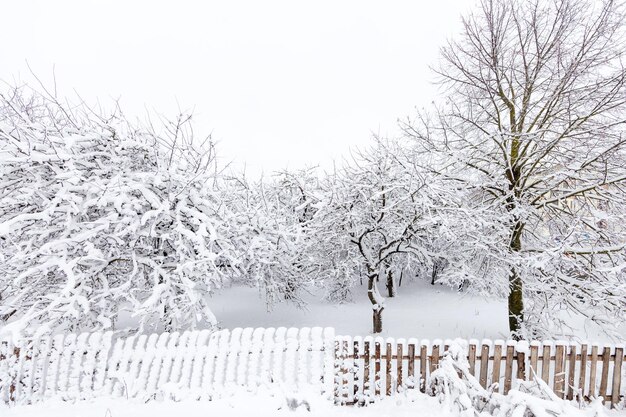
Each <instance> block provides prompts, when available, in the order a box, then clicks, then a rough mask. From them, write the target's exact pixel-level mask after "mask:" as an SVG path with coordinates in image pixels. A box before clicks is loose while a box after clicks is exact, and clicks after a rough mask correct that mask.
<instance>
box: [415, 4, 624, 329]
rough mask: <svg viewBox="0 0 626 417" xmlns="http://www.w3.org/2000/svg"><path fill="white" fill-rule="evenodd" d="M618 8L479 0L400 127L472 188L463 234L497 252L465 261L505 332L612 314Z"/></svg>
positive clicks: (438, 168) (619, 256) (432, 161)
mask: <svg viewBox="0 0 626 417" xmlns="http://www.w3.org/2000/svg"><path fill="white" fill-rule="evenodd" d="M623 12H624V10H623V7H622V6H621V5H620V3H618V2H616V1H612V0H607V1H601V2H588V1H582V0H558V1H554V2H542V1H539V0H533V1H521V0H520V1H505V0H483V1H481V3H480V6H479V8H478V9H477V11H476V12H475V13H473V14H470V15H469V16H467V17H466V18H464V19H463V31H462V34H461V36H460V37H459V38H458V39H457V40H456V41H451V42H450V43H449V44H448V45H447V46H446V47H444V48H443V49H442V64H441V66H440V68H439V69H438V70H436V71H437V74H438V75H439V77H440V83H441V85H442V86H444V88H445V90H443V91H442V94H443V96H444V97H445V101H444V102H442V103H440V104H439V106H438V108H437V110H436V111H435V112H434V113H431V114H430V115H429V114H426V113H422V114H420V115H419V116H418V117H417V118H416V119H415V120H410V121H408V122H407V123H406V124H405V125H404V131H405V132H406V133H407V134H408V136H410V137H412V138H414V139H415V147H416V151H417V152H420V153H422V154H424V155H428V158H429V160H428V163H427V164H424V168H425V169H428V170H429V171H430V172H431V173H433V175H435V176H437V177H438V178H440V179H441V180H445V181H448V182H450V183H456V184H457V185H458V187H459V188H462V189H465V190H467V192H471V195H473V198H472V199H470V200H469V201H468V204H467V205H466V207H467V210H468V211H467V218H468V219H473V220H476V221H478V219H483V220H482V224H483V226H482V228H483V231H484V232H485V233H482V234H481V235H477V237H476V239H475V240H477V241H480V242H487V241H489V242H490V243H489V245H488V246H489V248H490V249H489V250H490V251H491V252H490V254H491V256H492V257H493V258H494V259H500V261H499V262H491V261H489V262H487V263H485V262H479V263H477V264H476V263H474V265H473V266H474V267H479V268H488V269H489V270H490V272H489V273H486V274H483V275H484V276H485V277H487V276H491V278H490V279H491V280H493V281H497V282H498V283H497V285H494V288H502V286H503V285H505V286H506V287H507V293H508V307H509V325H510V330H511V332H513V333H514V334H516V335H517V336H532V335H537V333H538V332H539V333H540V332H541V331H545V330H546V329H547V328H548V327H549V325H550V323H551V322H554V320H557V319H558V317H559V316H558V311H559V310H564V309H565V310H569V311H574V312H577V313H580V314H583V315H585V316H587V317H588V318H589V319H591V320H594V321H596V322H599V323H600V324H602V325H605V324H608V323H618V322H620V321H623V320H624V319H625V317H624V314H623V312H624V309H625V308H626V254H625V252H626V251H625V246H624V245H625V243H626V230H625V227H624V225H625V224H626V223H625V220H626V219H625V217H624V216H625V215H626V211H625V210H624V207H625V206H626V194H625V188H624V187H625V185H626V170H625V166H626V159H625V156H626V132H625V129H624V128H625V126H626V124H625V123H626V69H625V68H624V65H623V58H624V51H625V50H626V49H625V40H626V37H625V31H624V29H625V23H624V22H626V20H625V19H624V14H623ZM466 194H467V193H466ZM467 195H469V194H467ZM455 224H456V225H457V226H459V227H465V225H464V224H462V223H458V222H456V223H455ZM489 231H491V232H489ZM478 236H480V239H478ZM461 266H462V265H458V267H461ZM464 266H465V267H467V266H469V267H471V266H472V264H469V265H468V264H465V265H464ZM503 267H504V268H503ZM474 269H475V268H474ZM474 275H475V274H474ZM483 287H485V288H487V287H488V285H483Z"/></svg>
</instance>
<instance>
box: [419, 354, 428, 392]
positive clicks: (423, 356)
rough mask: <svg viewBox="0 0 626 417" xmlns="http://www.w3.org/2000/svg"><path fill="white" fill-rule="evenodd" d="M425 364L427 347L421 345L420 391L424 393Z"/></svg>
mask: <svg viewBox="0 0 626 417" xmlns="http://www.w3.org/2000/svg"><path fill="white" fill-rule="evenodd" d="M427 362H428V346H426V345H422V346H421V347H420V391H421V392H426V378H427V376H428V375H427V374H426V373H427V372H428V368H427Z"/></svg>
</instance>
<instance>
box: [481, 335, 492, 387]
mask: <svg viewBox="0 0 626 417" xmlns="http://www.w3.org/2000/svg"><path fill="white" fill-rule="evenodd" d="M490 345H491V343H490V342H489V341H488V340H483V342H482V347H481V348H480V385H481V386H482V387H483V388H487V370H488V369H489V348H490Z"/></svg>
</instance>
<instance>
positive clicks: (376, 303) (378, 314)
mask: <svg viewBox="0 0 626 417" xmlns="http://www.w3.org/2000/svg"><path fill="white" fill-rule="evenodd" d="M377 278H378V273H373V272H370V274H369V275H368V279H367V296H368V298H369V299H370V302H371V303H372V333H380V332H382V331H383V310H384V309H385V308H384V307H383V306H382V304H381V301H382V300H381V299H380V294H378V288H377V287H376V279H377Z"/></svg>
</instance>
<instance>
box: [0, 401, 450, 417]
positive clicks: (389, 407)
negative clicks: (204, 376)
mask: <svg viewBox="0 0 626 417" xmlns="http://www.w3.org/2000/svg"><path fill="white" fill-rule="evenodd" d="M308 403H309V406H310V410H311V411H310V412H309V411H308V410H307V409H306V405H300V406H299V407H297V408H295V409H292V408H290V407H289V406H288V404H287V401H286V400H285V399H284V398H282V399H279V398H274V397H258V396H255V397H251V396H235V397H232V398H227V399H221V400H216V401H210V402H205V401H202V402H200V401H183V402H171V401H164V402H149V403H145V404H144V403H142V402H135V401H127V400H119V399H118V400H112V399H99V400H95V401H84V402H79V403H76V404H70V403H63V402H46V403H43V404H36V405H30V406H17V407H13V408H9V409H2V408H0V415H2V416H3V417H40V416H41V417H43V416H45V417H148V416H149V417H172V416H185V417H196V416H197V417H207V416H219V417H244V416H255V417H274V416H298V415H301V416H305V415H306V416H310V417H316V416H319V417H324V416H359V417H374V416H376V417H385V416H394V417H401V416H412V417H415V416H420V417H435V416H436V417H440V416H442V417H445V416H454V414H452V413H450V412H447V411H445V410H444V409H442V407H441V405H440V404H439V403H438V401H437V400H436V399H435V398H431V397H426V396H423V397H420V400H419V401H414V402H406V401H397V400H396V401H394V400H386V401H381V402H380V403H378V404H374V405H372V406H369V407H366V408H364V407H361V408H357V407H337V406H334V405H333V404H332V403H331V402H329V401H324V400H322V399H321V398H320V399H319V400H317V401H315V400H314V401H311V400H309V401H308Z"/></svg>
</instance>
